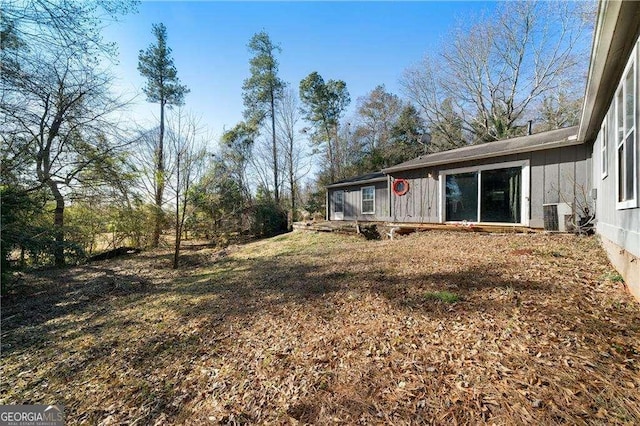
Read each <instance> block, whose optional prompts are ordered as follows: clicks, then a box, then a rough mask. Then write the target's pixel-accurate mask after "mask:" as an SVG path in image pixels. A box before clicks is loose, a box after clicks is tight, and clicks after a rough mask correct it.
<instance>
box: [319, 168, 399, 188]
mask: <svg viewBox="0 0 640 426" xmlns="http://www.w3.org/2000/svg"><path fill="white" fill-rule="evenodd" d="M386 180H387V176H386V175H385V174H384V173H382V172H375V173H368V174H366V175H360V176H356V177H353V178H349V179H344V180H341V181H338V182H334V183H332V184H331V185H327V188H338V187H342V186H351V185H360V184H364V183H374V182H384V181H386Z"/></svg>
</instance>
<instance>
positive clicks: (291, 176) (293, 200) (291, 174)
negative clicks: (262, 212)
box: [289, 137, 296, 231]
mask: <svg viewBox="0 0 640 426" xmlns="http://www.w3.org/2000/svg"><path fill="white" fill-rule="evenodd" d="M293 142H294V141H293V137H292V138H291V139H290V140H289V187H290V188H291V220H290V222H289V231H291V230H293V222H295V215H296V188H295V181H296V177H295V173H294V170H293Z"/></svg>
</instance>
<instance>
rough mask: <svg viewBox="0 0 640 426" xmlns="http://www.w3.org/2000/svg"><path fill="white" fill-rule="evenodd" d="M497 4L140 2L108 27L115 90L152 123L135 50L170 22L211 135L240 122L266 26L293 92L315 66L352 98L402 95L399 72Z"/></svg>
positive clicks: (189, 101) (181, 65)
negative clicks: (383, 92) (254, 49)
mask: <svg viewBox="0 0 640 426" xmlns="http://www.w3.org/2000/svg"><path fill="white" fill-rule="evenodd" d="M494 7H495V2H478V1H473V2H337V1H334V2H217V1H215V2H214V1H211V2H205V1H200V2H167V1H163V2H142V3H141V4H140V5H139V7H138V13H135V14H131V15H127V16H126V17H124V18H123V19H122V21H121V22H117V23H113V24H111V25H110V26H109V27H107V28H106V30H105V32H104V35H105V39H106V40H108V41H114V42H116V43H117V44H118V48H119V64H118V65H117V66H116V67H115V69H114V74H115V75H116V77H117V79H118V83H117V88H116V90H117V91H118V92H122V93H126V95H127V96H135V95H138V96H137V98H136V99H135V102H134V104H133V105H132V106H131V108H130V112H129V114H128V116H129V117H131V118H133V119H134V120H135V121H136V122H137V123H138V124H140V125H143V126H150V125H153V122H154V117H155V116H157V114H158V113H157V110H158V105H157V104H150V103H147V102H146V99H145V97H144V95H143V94H142V90H141V89H142V87H143V86H144V79H143V78H142V77H141V76H140V75H139V73H138V71H137V63H138V53H139V51H140V50H141V49H146V48H147V47H148V46H149V45H150V44H151V43H152V42H153V41H154V40H153V36H152V34H151V25H152V24H153V23H159V22H163V23H164V24H165V25H166V27H167V32H168V42H169V46H170V47H171V48H172V49H173V58H174V61H175V65H176V67H177V69H178V76H179V77H180V79H181V80H182V82H183V83H184V84H186V85H187V86H188V87H189V88H190V89H191V93H190V94H189V95H187V98H186V103H185V107H186V109H187V110H190V111H193V112H194V113H195V114H197V115H200V116H201V117H202V123H203V124H204V125H206V126H207V127H208V129H209V131H210V132H211V134H212V135H213V136H214V138H216V139H217V138H219V136H220V135H221V134H222V131H223V128H227V129H229V128H230V127H232V126H233V125H235V124H236V123H237V122H238V121H239V120H241V119H242V110H243V105H242V82H243V80H244V79H246V78H247V77H248V76H249V59H250V53H249V52H248V50H247V47H246V46H247V43H248V41H249V39H250V38H251V37H252V36H253V34H255V33H256V32H259V31H261V30H265V31H266V32H267V33H268V34H269V35H270V36H271V39H272V40H273V41H274V42H275V43H277V44H279V45H280V47H281V48H282V52H281V53H280V54H279V56H278V60H279V62H280V73H279V75H280V77H281V78H282V79H283V80H284V81H286V82H288V83H290V84H291V85H292V86H293V87H294V88H296V89H297V88H298V84H299V82H300V80H301V79H303V78H304V77H306V76H307V75H308V74H309V73H310V72H312V71H318V72H319V73H320V75H322V76H323V78H325V80H327V79H341V80H344V81H345V82H346V83H347V88H348V90H349V93H350V94H351V99H352V103H351V106H350V111H349V112H350V113H352V112H353V109H354V106H355V103H356V99H357V98H358V97H361V96H364V95H366V94H367V93H368V92H370V91H371V90H373V89H374V88H375V87H376V86H377V85H379V84H384V85H385V86H386V88H387V90H388V91H391V92H393V93H396V94H398V95H401V92H400V87H399V84H398V81H399V79H400V77H401V76H402V73H403V71H404V70H405V69H406V68H408V67H409V66H411V65H413V64H415V63H416V62H418V61H420V60H421V59H422V58H423V56H424V55H425V54H426V53H427V52H428V51H430V50H437V48H438V46H439V45H440V43H442V42H443V41H444V38H445V37H446V36H447V33H448V31H449V30H450V29H451V28H452V27H453V26H455V25H456V23H457V22H460V21H461V20H464V19H465V18H466V17H468V16H470V15H477V14H479V13H482V12H487V11H490V10H491V9H493V8H494Z"/></svg>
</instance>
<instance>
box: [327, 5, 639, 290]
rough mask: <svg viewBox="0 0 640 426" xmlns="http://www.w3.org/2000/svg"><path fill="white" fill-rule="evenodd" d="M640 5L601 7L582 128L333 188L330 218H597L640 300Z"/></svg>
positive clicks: (536, 223) (413, 163) (555, 223)
mask: <svg viewBox="0 0 640 426" xmlns="http://www.w3.org/2000/svg"><path fill="white" fill-rule="evenodd" d="M639 35H640V2H636V1H601V2H600V4H599V10H598V17H597V22H596V28H595V33H594V41H593V48H592V54H591V61H590V67H589V74H588V83H587V88H586V93H585V100H584V105H583V112H582V117H581V121H580V125H579V126H575V127H569V128H564V129H559V130H552V131H548V132H542V133H537V134H532V135H527V136H522V137H517V138H511V139H506V140H501V141H496V142H491V143H486V144H482V145H474V146H466V147H463V148H458V149H454V150H450V151H445V152H439V153H435V154H429V155H424V156H421V157H418V158H415V159H413V160H410V161H407V162H404V163H401V164H398V165H395V166H392V167H388V168H386V169H383V170H382V171H381V172H378V173H372V174H369V175H365V176H359V177H356V178H353V179H347V180H343V181H340V182H335V183H333V184H331V185H328V186H327V219H328V220H359V221H378V222H394V223H438V224H447V223H457V224H459V223H465V224H466V223H473V224H499V225H502V226H524V227H530V228H551V229H555V230H564V229H565V226H567V225H568V223H566V222H565V220H567V221H568V220H576V219H578V218H579V217H582V218H583V219H587V218H591V217H592V216H595V224H596V232H597V233H598V234H599V235H600V236H601V239H602V242H603V246H604V247H605V249H606V250H607V253H608V254H609V257H610V259H611V261H612V263H613V264H614V266H615V267H616V268H617V269H618V271H620V273H621V274H622V276H623V277H624V279H625V282H626V283H627V284H628V286H629V288H630V290H631V292H632V293H633V294H634V295H635V296H636V297H637V298H639V299H640V189H639V186H640V164H639V163H640V143H639V140H640V137H639V136H638V129H637V126H638V123H639V122H640V108H639V106H638V103H639V100H640V87H639V86H640V77H639V75H640V72H639V70H638V65H639V64H640V46H639V44H640V41H639Z"/></svg>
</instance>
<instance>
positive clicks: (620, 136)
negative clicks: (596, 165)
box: [613, 44, 640, 210]
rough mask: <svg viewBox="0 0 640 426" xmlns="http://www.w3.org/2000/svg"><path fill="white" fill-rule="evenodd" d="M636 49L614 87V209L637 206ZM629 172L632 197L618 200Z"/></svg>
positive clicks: (625, 189)
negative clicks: (629, 157)
mask: <svg viewBox="0 0 640 426" xmlns="http://www.w3.org/2000/svg"><path fill="white" fill-rule="evenodd" d="M637 51H638V47H637V44H636V46H635V47H634V49H633V52H632V53H631V56H630V58H629V62H628V63H627V65H626V66H625V68H624V72H623V73H622V76H621V78H620V83H619V85H618V88H617V89H616V92H615V96H614V98H613V103H614V110H615V114H614V129H615V132H614V135H615V148H616V150H615V173H616V176H615V181H616V192H615V198H616V210H624V209H633V208H637V207H638V185H639V184H640V182H638V148H639V146H638V145H640V144H639V143H638V139H639V138H638V122H637V113H638V90H639V89H638V66H637V63H638V62H637V60H636V55H637ZM629 72H633V75H632V76H631V79H632V81H633V82H634V87H633V93H632V98H633V107H632V108H633V111H632V112H631V117H632V120H633V121H632V123H633V124H632V126H631V127H629V128H628V129H627V128H626V126H627V90H628V88H627V84H626V82H627V77H628V75H629ZM620 96H621V97H622V105H620V102H618V98H619V97H620ZM621 106H622V111H620V109H621V108H620V107H621ZM620 119H622V126H623V127H622V132H621V131H620V129H619V126H618V123H619V121H620ZM631 133H633V134H634V138H633V140H632V141H631V144H633V148H634V149H633V153H632V154H633V158H632V160H633V161H632V162H633V170H631V171H628V170H626V156H627V155H629V153H628V148H627V145H626V144H627V139H628V137H629V136H630V135H631ZM621 149H622V150H623V157H624V161H625V164H624V165H621V164H620V150H621ZM623 167H624V169H623ZM623 170H624V175H623V174H622V173H623ZM629 172H630V173H632V180H633V184H634V188H633V193H632V195H633V197H632V198H630V199H623V200H620V194H621V192H620V191H621V188H620V185H621V184H622V185H623V186H625V187H624V188H622V189H623V190H624V192H623V193H624V194H625V196H626V192H627V188H626V182H627V174H628V173H629Z"/></svg>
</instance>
